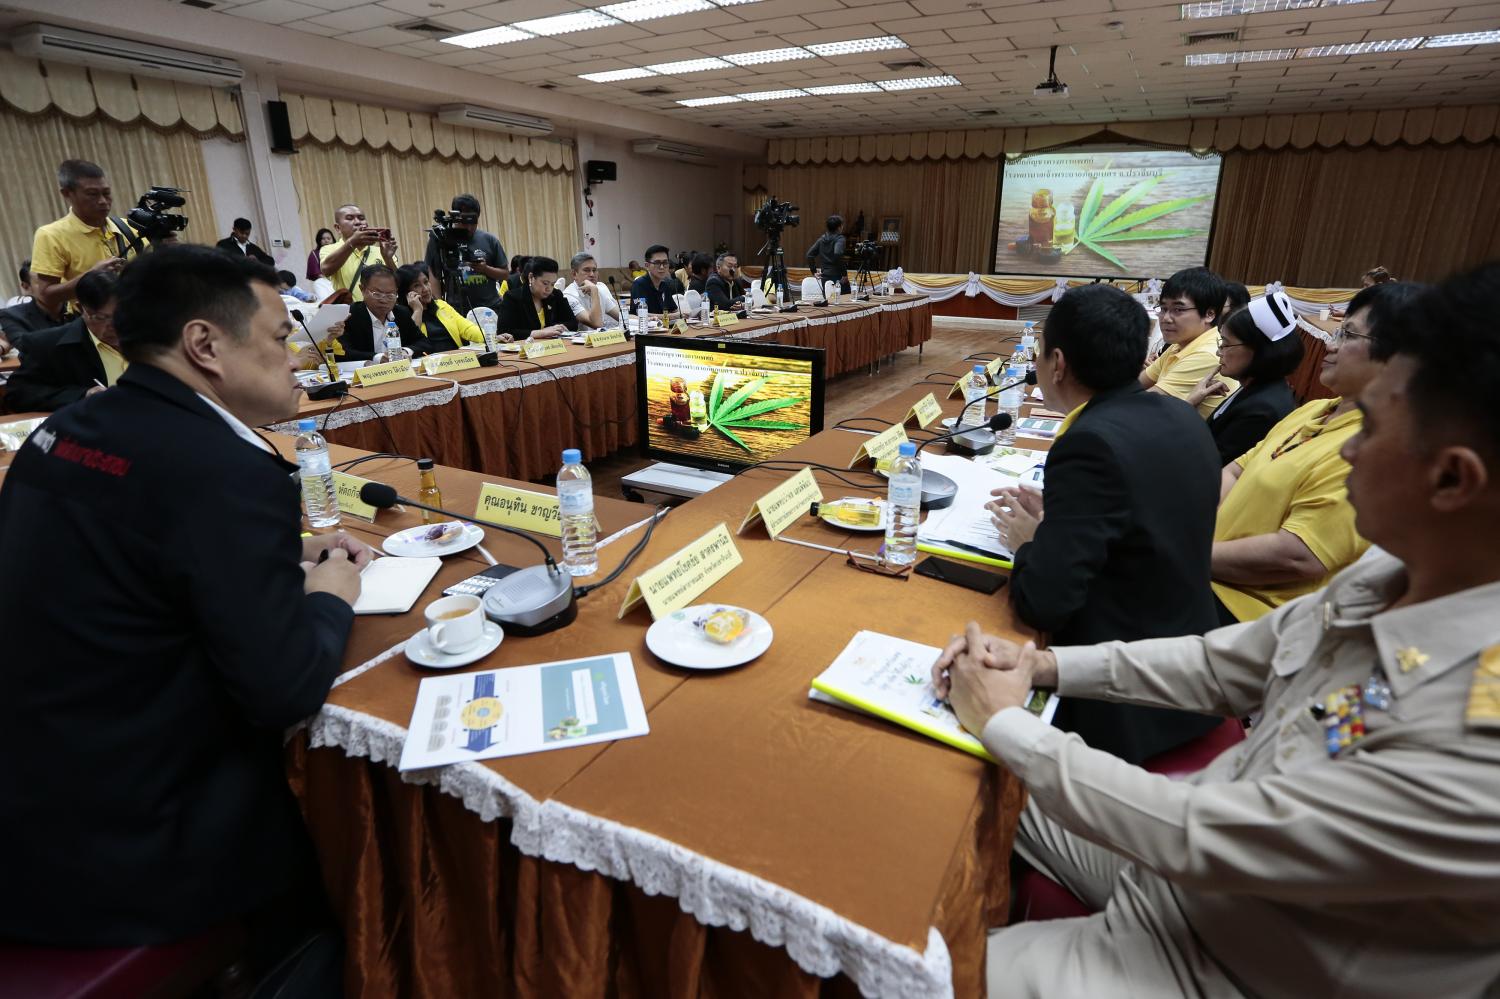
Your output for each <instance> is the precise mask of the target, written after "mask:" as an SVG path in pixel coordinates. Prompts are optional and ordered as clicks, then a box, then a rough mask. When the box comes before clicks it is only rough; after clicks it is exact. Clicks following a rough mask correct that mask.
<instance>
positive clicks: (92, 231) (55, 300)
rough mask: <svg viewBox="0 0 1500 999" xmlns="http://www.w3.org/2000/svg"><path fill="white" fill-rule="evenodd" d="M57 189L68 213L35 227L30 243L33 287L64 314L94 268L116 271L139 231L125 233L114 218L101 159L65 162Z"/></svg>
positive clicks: (48, 305)
mask: <svg viewBox="0 0 1500 999" xmlns="http://www.w3.org/2000/svg"><path fill="white" fill-rule="evenodd" d="M57 187H58V190H59V192H60V193H61V194H62V196H63V200H64V201H66V202H67V203H68V214H66V215H64V216H63V217H62V218H60V219H58V220H57V221H56V222H48V223H47V224H46V225H44V226H42V227H40V228H39V229H37V231H36V235H35V236H33V237H32V243H31V271H32V275H33V279H32V280H33V286H34V288H35V289H36V292H35V293H36V294H37V295H38V296H39V297H40V298H41V304H42V307H43V308H45V309H46V310H48V311H49V312H52V313H54V314H59V315H60V314H61V313H62V312H63V311H64V308H65V307H66V306H67V305H68V304H69V303H71V302H72V301H73V300H74V298H75V297H77V296H76V294H75V291H74V289H75V288H76V287H77V285H78V279H79V278H80V277H82V276H83V275H85V274H87V273H88V272H89V271H92V270H102V271H110V272H117V271H119V269H120V266H121V265H122V264H124V262H125V260H124V257H125V251H126V249H127V248H128V247H129V245H130V240H131V238H135V239H139V237H138V236H135V234H134V233H130V234H128V235H127V234H126V233H125V232H123V231H121V230H120V228H119V227H118V226H116V225H115V223H114V222H113V221H112V220H111V219H110V217H109V213H110V209H111V208H113V207H114V194H113V192H112V191H111V190H110V187H109V178H108V177H106V176H105V175H104V169H103V168H102V167H100V166H99V165H98V164H97V163H90V162H89V161H88V160H63V162H62V164H61V165H60V166H59V167H58V168H57Z"/></svg>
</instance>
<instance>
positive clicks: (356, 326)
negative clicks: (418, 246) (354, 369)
mask: <svg viewBox="0 0 1500 999" xmlns="http://www.w3.org/2000/svg"><path fill="white" fill-rule="evenodd" d="M359 288H360V293H361V294H362V295H363V298H364V300H363V301H359V302H355V303H354V304H353V305H351V306H350V307H349V318H348V319H347V320H345V321H344V332H343V334H342V336H340V338H339V339H338V341H337V343H338V346H337V348H336V350H337V351H338V353H339V356H341V357H345V358H347V359H349V360H351V361H368V360H370V358H372V357H374V356H375V354H376V353H377V352H378V351H379V350H381V349H383V348H384V344H385V324H386V320H388V319H395V320H396V328H397V329H398V330H400V331H401V343H402V344H403V345H404V346H407V347H410V348H412V350H413V351H414V352H416V353H418V354H420V353H421V352H422V348H421V344H422V341H423V339H424V338H423V336H422V331H421V330H420V329H418V328H417V324H416V323H415V322H413V321H412V318H411V310H410V309H408V308H407V307H406V306H404V305H400V304H397V302H396V275H395V273H394V272H393V271H392V270H391V269H390V268H389V267H387V266H385V265H384V264H371V265H370V266H369V267H366V268H365V269H364V270H362V271H360V272H359Z"/></svg>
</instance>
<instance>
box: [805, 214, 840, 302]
mask: <svg viewBox="0 0 1500 999" xmlns="http://www.w3.org/2000/svg"><path fill="white" fill-rule="evenodd" d="M827 225H828V231H827V232H825V233H823V235H821V236H819V237H818V239H817V241H816V242H815V243H813V245H812V246H809V247H808V248H807V266H808V267H809V268H811V269H812V272H813V277H816V278H818V279H819V280H820V281H837V282H838V283H839V290H840V291H845V292H847V291H848V290H849V276H848V273H847V272H846V269H845V267H844V234H843V229H844V217H843V216H842V215H830V216H828V223H827Z"/></svg>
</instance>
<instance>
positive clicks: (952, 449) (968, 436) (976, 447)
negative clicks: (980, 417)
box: [948, 427, 995, 456]
mask: <svg viewBox="0 0 1500 999" xmlns="http://www.w3.org/2000/svg"><path fill="white" fill-rule="evenodd" d="M993 450H995V432H994V431H993V430H989V429H986V428H984V427H977V428H975V429H974V430H970V431H969V432H967V433H962V434H955V435H954V436H952V437H950V438H948V453H949V454H966V455H971V456H973V455H981V454H989V453H990V452H991V451H993Z"/></svg>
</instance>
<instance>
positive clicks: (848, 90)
mask: <svg viewBox="0 0 1500 999" xmlns="http://www.w3.org/2000/svg"><path fill="white" fill-rule="evenodd" d="M807 92H808V93H809V94H817V95H818V96H819V97H826V96H828V95H830V94H879V93H882V92H883V91H881V89H880V88H879V87H877V86H875V84H873V83H836V84H834V85H833V86H831V87H808V88H807Z"/></svg>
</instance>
